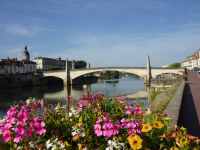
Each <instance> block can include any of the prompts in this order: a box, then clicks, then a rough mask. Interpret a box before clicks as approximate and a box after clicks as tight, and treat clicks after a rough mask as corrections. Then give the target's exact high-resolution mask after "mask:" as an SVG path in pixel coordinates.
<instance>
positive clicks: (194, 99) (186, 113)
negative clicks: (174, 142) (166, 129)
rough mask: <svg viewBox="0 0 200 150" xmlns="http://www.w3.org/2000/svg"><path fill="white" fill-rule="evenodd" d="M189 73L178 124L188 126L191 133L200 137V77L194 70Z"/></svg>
mask: <svg viewBox="0 0 200 150" xmlns="http://www.w3.org/2000/svg"><path fill="white" fill-rule="evenodd" d="M187 73H188V77H187V78H186V82H185V91H184V93H183V100H182V104H181V109H180V113H179V119H178V126H180V127H181V126H183V127H185V128H187V130H188V132H189V134H190V135H193V136H197V137H198V138H199V139H200V78H199V79H197V76H196V74H195V73H194V72H193V71H188V72H187Z"/></svg>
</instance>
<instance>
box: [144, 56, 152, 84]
mask: <svg viewBox="0 0 200 150" xmlns="http://www.w3.org/2000/svg"><path fill="white" fill-rule="evenodd" d="M150 79H151V66H150V60H149V55H148V56H147V75H146V77H144V83H145V84H146V85H147V86H149V85H150Z"/></svg>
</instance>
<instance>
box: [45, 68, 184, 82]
mask: <svg viewBox="0 0 200 150" xmlns="http://www.w3.org/2000/svg"><path fill="white" fill-rule="evenodd" d="M147 69H148V67H100V68H82V69H67V71H66V70H58V71H43V72H42V76H43V77H48V76H55V77H58V78H61V79H63V80H64V81H66V82H67V84H73V80H74V79H75V78H77V77H80V76H82V75H86V74H89V73H93V72H98V71H101V72H102V71H122V72H128V73H133V74H136V75H138V76H140V77H142V78H144V82H145V83H146V82H147V80H149V79H150V78H154V77H156V76H157V75H160V74H164V73H175V74H179V75H182V74H183V72H184V68H162V67H151V68H150V69H149V72H150V74H148V71H147Z"/></svg>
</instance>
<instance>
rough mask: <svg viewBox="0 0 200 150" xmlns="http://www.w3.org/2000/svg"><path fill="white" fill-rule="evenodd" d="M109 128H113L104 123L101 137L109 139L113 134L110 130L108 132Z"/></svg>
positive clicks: (109, 124)
mask: <svg viewBox="0 0 200 150" xmlns="http://www.w3.org/2000/svg"><path fill="white" fill-rule="evenodd" d="M111 128H113V125H112V124H111V123H105V124H104V125H103V129H104V130H105V131H103V135H104V136H108V137H111V135H112V134H113V132H112V130H110V129H111Z"/></svg>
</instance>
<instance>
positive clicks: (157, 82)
mask: <svg viewBox="0 0 200 150" xmlns="http://www.w3.org/2000/svg"><path fill="white" fill-rule="evenodd" d="M177 81H182V79H181V78H180V79H151V86H163V85H172V84H174V83H176V82H177Z"/></svg>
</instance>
